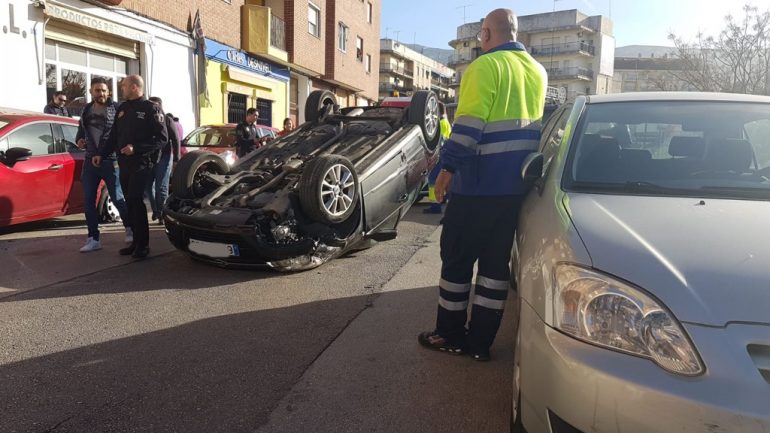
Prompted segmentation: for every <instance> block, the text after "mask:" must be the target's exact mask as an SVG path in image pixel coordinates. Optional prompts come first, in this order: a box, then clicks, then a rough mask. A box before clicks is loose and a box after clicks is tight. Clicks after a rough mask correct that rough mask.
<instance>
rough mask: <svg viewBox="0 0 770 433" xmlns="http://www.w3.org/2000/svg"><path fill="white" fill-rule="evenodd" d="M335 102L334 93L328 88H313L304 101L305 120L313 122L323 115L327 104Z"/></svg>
mask: <svg viewBox="0 0 770 433" xmlns="http://www.w3.org/2000/svg"><path fill="white" fill-rule="evenodd" d="M335 104H337V99H336V98H335V97H334V93H332V92H330V91H328V90H314V91H313V92H311V93H310V95H309V96H308V97H307V101H306V102H305V122H315V121H317V120H319V119H321V118H322V117H323V114H324V112H325V110H326V106H327V105H335Z"/></svg>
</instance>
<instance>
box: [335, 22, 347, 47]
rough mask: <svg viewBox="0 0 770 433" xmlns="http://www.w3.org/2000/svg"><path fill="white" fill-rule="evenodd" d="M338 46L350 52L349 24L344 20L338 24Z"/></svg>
mask: <svg viewBox="0 0 770 433" xmlns="http://www.w3.org/2000/svg"><path fill="white" fill-rule="evenodd" d="M337 30H338V31H337V33H338V35H337V37H338V39H337V48H339V49H340V51H342V52H343V53H346V52H348V26H346V25H345V23H343V22H342V21H340V23H339V24H338V25H337Z"/></svg>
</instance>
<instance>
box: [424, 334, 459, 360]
mask: <svg viewBox="0 0 770 433" xmlns="http://www.w3.org/2000/svg"><path fill="white" fill-rule="evenodd" d="M417 341H418V342H419V343H420V345H422V346H424V347H427V348H428V349H433V350H438V351H440V352H446V353H451V354H453V355H462V354H463V348H462V345H460V344H453V343H450V342H449V341H447V340H446V339H445V338H444V337H442V336H440V335H438V333H436V331H429V332H422V333H420V335H418V336H417Z"/></svg>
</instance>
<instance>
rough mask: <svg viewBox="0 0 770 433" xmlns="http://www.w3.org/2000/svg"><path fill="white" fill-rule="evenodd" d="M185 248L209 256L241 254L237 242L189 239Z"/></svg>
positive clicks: (236, 255)
mask: <svg viewBox="0 0 770 433" xmlns="http://www.w3.org/2000/svg"><path fill="white" fill-rule="evenodd" d="M187 248H188V249H189V250H190V251H192V252H194V253H196V254H200V255H202V256H209V257H238V256H240V255H241V252H240V250H239V249H238V244H220V243H217V242H206V241H199V240H197V239H190V243H189V244H188V246H187Z"/></svg>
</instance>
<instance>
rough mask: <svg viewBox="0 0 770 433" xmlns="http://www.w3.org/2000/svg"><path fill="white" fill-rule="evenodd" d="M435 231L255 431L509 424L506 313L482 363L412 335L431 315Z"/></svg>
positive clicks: (471, 428)
mask: <svg viewBox="0 0 770 433" xmlns="http://www.w3.org/2000/svg"><path fill="white" fill-rule="evenodd" d="M440 233H441V229H440V228H439V229H437V230H436V231H435V232H434V233H433V235H432V236H431V238H430V240H429V243H428V245H427V246H426V247H424V248H422V249H421V250H419V251H418V252H417V253H416V254H415V255H414V256H413V257H412V258H411V260H410V261H409V262H408V263H407V264H406V265H405V266H404V267H403V268H402V269H401V270H400V271H399V273H398V274H396V276H395V277H394V278H393V279H391V280H390V281H389V282H388V283H387V284H386V285H385V287H384V288H383V292H384V293H383V294H382V295H380V296H379V297H376V298H375V299H374V301H373V303H372V305H371V307H370V308H368V309H366V310H364V311H363V312H362V313H361V314H360V315H359V316H358V317H357V318H356V319H355V320H353V321H352V322H351V323H350V325H349V326H348V327H347V328H346V329H345V330H344V331H343V332H342V333H341V334H340V335H339V337H338V338H337V339H336V340H335V341H334V342H333V343H332V344H331V345H330V346H329V347H328V348H327V349H326V350H325V351H324V352H323V353H322V354H321V355H320V356H319V357H318V359H317V360H316V361H315V362H314V363H313V364H312V365H311V367H310V368H309V369H308V370H307V371H306V372H305V374H304V375H303V377H302V379H301V380H300V381H299V382H298V383H297V384H296V385H295V386H294V388H293V389H292V390H291V392H289V393H288V394H287V395H286V397H284V399H283V400H282V401H281V402H280V403H279V404H278V407H276V409H275V410H274V411H273V413H272V415H271V417H270V421H269V422H268V423H267V424H265V425H264V426H262V428H260V429H259V430H258V431H259V432H263V433H264V432H351V433H352V432H356V433H358V432H419V433H428V432H473V433H477V432H507V431H508V430H509V426H510V424H509V417H510V407H511V380H512V378H511V369H512V362H513V338H514V332H513V331H514V329H513V320H512V317H511V316H512V315H511V314H506V315H505V316H504V319H503V325H502V326H501V329H500V332H499V333H498V337H497V339H496V341H495V345H494V346H493V347H492V357H493V359H492V361H491V362H488V363H479V362H475V361H473V360H471V359H470V358H469V357H465V356H462V357H458V356H452V355H448V354H443V353H439V352H433V351H430V350H426V349H424V348H422V347H420V346H419V345H418V343H417V334H418V333H419V332H420V331H425V330H430V329H432V328H433V326H434V323H435V322H434V321H435V315H436V300H437V296H438V290H437V288H436V286H435V285H436V282H437V280H438V277H439V271H438V270H439V269H440V260H439V237H440ZM509 307H510V301H509Z"/></svg>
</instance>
